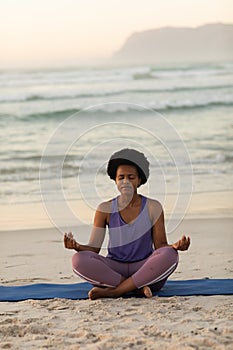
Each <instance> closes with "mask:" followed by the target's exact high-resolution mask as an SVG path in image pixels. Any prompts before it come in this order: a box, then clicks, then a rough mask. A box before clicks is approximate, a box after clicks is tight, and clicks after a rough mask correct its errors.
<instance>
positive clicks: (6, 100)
mask: <svg viewBox="0 0 233 350" xmlns="http://www.w3.org/2000/svg"><path fill="white" fill-rule="evenodd" d="M232 88H233V84H225V85H205V86H174V87H170V88H162V89H161V88H151V89H150V88H148V89H124V90H123V89H122V90H116V91H103V92H101V91H100V92H93V93H80V94H74V95H72V94H67V95H52V96H48V95H47V96H46V95H40V94H29V95H28V96H18V97H10V96H8V97H2V98H1V97H0V103H9V102H10V103H18V102H31V101H40V100H41V101H54V100H58V101H59V100H73V99H79V98H95V97H108V96H118V95H126V94H150V93H166V92H169V93H176V92H192V91H206V90H223V89H232Z"/></svg>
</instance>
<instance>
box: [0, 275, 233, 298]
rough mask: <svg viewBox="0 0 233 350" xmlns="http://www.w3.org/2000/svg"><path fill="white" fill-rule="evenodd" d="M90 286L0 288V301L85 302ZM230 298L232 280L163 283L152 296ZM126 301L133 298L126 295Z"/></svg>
mask: <svg viewBox="0 0 233 350" xmlns="http://www.w3.org/2000/svg"><path fill="white" fill-rule="evenodd" d="M91 288H92V285H91V284H90V283H87V282H84V283H75V284H49V283H40V284H30V285H25V286H9V287H8V286H0V301H22V300H26V299H53V298H65V299H74V300H76V299H87V298H88V291H89V290H90V289H91ZM227 294H233V279H196V280H185V281H173V280H169V281H167V283H166V285H165V286H164V287H163V288H162V289H161V290H160V291H159V292H157V293H154V295H158V296H160V297H171V296H191V295H227ZM126 297H135V294H133V293H129V294H127V295H126Z"/></svg>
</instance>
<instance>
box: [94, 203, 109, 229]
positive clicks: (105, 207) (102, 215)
mask: <svg viewBox="0 0 233 350" xmlns="http://www.w3.org/2000/svg"><path fill="white" fill-rule="evenodd" d="M111 208H112V200H109V201H106V202H102V203H100V204H99V205H98V207H97V209H96V212H95V218H94V226H97V227H105V226H106V225H108V223H109V218H110V213H111Z"/></svg>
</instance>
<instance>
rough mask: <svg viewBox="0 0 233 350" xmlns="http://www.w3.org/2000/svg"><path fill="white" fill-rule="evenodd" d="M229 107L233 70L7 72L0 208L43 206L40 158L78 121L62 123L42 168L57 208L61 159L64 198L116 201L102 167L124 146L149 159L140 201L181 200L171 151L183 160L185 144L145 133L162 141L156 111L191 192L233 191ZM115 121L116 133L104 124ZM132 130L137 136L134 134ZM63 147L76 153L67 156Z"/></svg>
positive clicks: (0, 87)
mask: <svg viewBox="0 0 233 350" xmlns="http://www.w3.org/2000/svg"><path fill="white" fill-rule="evenodd" d="M137 105H142V106H144V107H145V108H139V107H138V106H137ZM91 106H95V108H90V107H91ZM232 107H233V63H229V62H228V63H222V64H208V65H207V64H203V65H200V64H198V65H183V66H170V67H159V66H154V67H153V66H147V65H145V66H135V67H114V68H110V67H107V68H92V69H91V68H85V69H84V68H77V69H60V70H41V71H39V70H38V71H15V72H13V71H12V72H9V71H2V72H1V73H0V143H1V144H0V147H1V148H0V169H1V170H0V181H1V184H2V185H1V187H0V203H1V204H7V203H9V204H11V203H28V202H30V203H32V202H40V201H41V193H40V184H39V169H40V162H41V156H42V154H43V152H44V150H45V147H46V145H47V144H48V143H49V142H50V141H51V138H52V135H53V133H54V131H55V130H56V129H57V128H59V125H61V123H62V122H63V121H64V120H66V118H68V117H69V116H71V115H73V114H75V113H77V112H79V114H78V118H77V119H76V121H75V122H74V121H72V120H70V122H69V123H65V124H63V127H62V128H61V130H63V131H64V132H63V131H61V133H60V134H59V135H60V136H59V138H58V139H57V140H56V146H55V150H54V153H53V155H50V156H49V157H47V158H46V159H45V161H44V168H43V176H42V177H43V179H46V181H47V189H48V186H50V189H51V191H50V192H51V200H53V199H54V200H59V196H57V194H56V192H55V193H54V191H53V183H54V181H53V180H54V177H55V176H56V174H57V171H58V169H57V159H59V157H60V158H61V160H63V161H64V163H62V186H63V190H64V193H65V197H66V198H67V199H69V200H76V199H80V198H82V196H85V197H86V198H88V200H89V201H90V202H91V203H92V204H93V206H94V205H96V203H98V202H99V200H100V199H107V198H109V197H111V196H112V195H115V194H116V190H115V188H114V186H113V183H112V182H111V181H110V180H108V178H107V177H106V175H105V167H106V162H107V159H108V157H109V156H110V155H111V152H112V151H114V150H118V149H120V148H122V146H127V145H129V146H132V147H135V148H137V149H141V150H143V151H145V153H146V155H147V156H148V159H149V160H150V162H151V177H150V182H149V184H148V185H147V187H145V189H144V192H145V193H148V194H152V195H153V196H158V197H162V196H163V195H164V193H165V192H166V193H170V194H172V193H175V192H176V191H177V186H178V180H179V179H178V177H177V168H176V164H175V163H176V161H174V159H172V157H171V154H170V153H169V152H170V150H171V149H172V150H173V151H174V152H177V153H179V150H180V143H179V142H178V143H177V137H173V136H174V135H173V136H172V135H167V139H166V135H165V134H163V137H164V140H165V144H164V143H161V142H160V141H161V140H160V141H159V140H158V139H153V138H151V137H149V136H148V133H146V132H145V131H143V129H142V130H140V129H139V127H138V125H141V127H142V128H144V129H146V130H152V131H153V133H154V134H156V136H159V135H161V129H160V126H159V124H158V123H157V119H156V118H157V117H156V113H153V112H151V109H154V110H155V111H157V112H159V113H161V114H162V115H163V116H164V117H165V118H166V120H167V121H168V122H169V123H170V124H171V125H172V127H174V130H176V131H177V134H175V135H180V136H179V137H180V138H181V139H182V140H183V142H184V145H185V147H186V148H187V151H188V154H189V156H190V159H191V162H192V166H193V174H194V184H193V191H194V192H211V191H214V192H215V191H228V190H231V189H232V188H233V178H232V173H233V165H232V160H233V151H232V150H233V138H232V131H233V119H232V116H233V112H232ZM88 108H89V109H88ZM83 109H84V111H83ZM147 109H148V110H147ZM111 122H119V125H115V127H113V125H108V123H111ZM104 123H105V124H107V125H106V126H105V127H102V128H98V127H96V128H95V130H93V131H90V130H89V131H88V132H87V133H86V134H84V135H83V134H82V137H80V138H78V137H79V136H80V135H81V131H80V130H82V133H83V132H84V131H85V129H86V130H88V126H91V125H98V124H104ZM123 123H128V124H130V125H131V126H128V125H126V124H125V125H124V124H123ZM135 124H136V125H137V127H136V128H134V127H133V126H132V125H135ZM81 126H82V127H81ZM74 130H77V137H76V139H74V140H73V141H72V140H67V137H69V135H73V136H72V137H74ZM117 135H118V138H117ZM74 138H75V137H74ZM111 140H113V141H112V142H111ZM67 141H70V143H71V144H70V147H69V149H66V152H65V153H66V154H65V155H64V152H63V151H64V148H65V146H64V145H66V144H67ZM71 141H72V142H71ZM178 141H179V140H178ZM68 143H69V142H68ZM166 144H167V145H166ZM166 146H167V147H166ZM187 162H188V160H187V159H184V162H183V164H182V172H183V175H184V177H185V176H186V180H187V181H189V179H188V176H189V174H186V173H185V171H186V169H187V167H188V163H187Z"/></svg>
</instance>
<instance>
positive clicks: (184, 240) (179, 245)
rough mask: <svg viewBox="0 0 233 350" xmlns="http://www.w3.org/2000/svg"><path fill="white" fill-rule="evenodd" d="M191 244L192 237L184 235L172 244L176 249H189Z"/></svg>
mask: <svg viewBox="0 0 233 350" xmlns="http://www.w3.org/2000/svg"><path fill="white" fill-rule="evenodd" d="M189 246H190V238H189V237H186V236H185V235H183V236H182V237H181V239H180V240H179V241H177V242H176V243H174V244H172V247H173V248H174V249H176V250H187V249H188V248H189Z"/></svg>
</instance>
